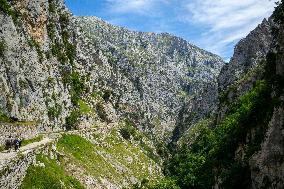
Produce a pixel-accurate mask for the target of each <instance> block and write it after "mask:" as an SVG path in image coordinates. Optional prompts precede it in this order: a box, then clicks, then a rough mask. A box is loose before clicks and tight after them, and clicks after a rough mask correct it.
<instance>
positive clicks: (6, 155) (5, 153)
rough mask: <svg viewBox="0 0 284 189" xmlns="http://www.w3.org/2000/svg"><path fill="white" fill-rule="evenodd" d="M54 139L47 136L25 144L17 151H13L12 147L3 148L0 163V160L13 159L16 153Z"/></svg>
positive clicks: (0, 153) (27, 150) (26, 150)
mask: <svg viewBox="0 0 284 189" xmlns="http://www.w3.org/2000/svg"><path fill="white" fill-rule="evenodd" d="M53 140H54V139H50V138H48V137H45V138H43V139H42V140H41V141H39V142H34V143H31V144H28V145H26V146H23V147H21V148H20V149H19V150H18V151H15V150H14V149H11V150H5V151H3V152H0V164H1V162H3V161H5V160H8V159H13V158H14V157H16V156H17V154H18V153H24V154H25V153H28V152H29V151H31V150H34V149H36V148H38V147H39V146H42V145H45V144H48V143H50V142H52V141H53Z"/></svg>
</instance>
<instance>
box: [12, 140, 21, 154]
mask: <svg viewBox="0 0 284 189" xmlns="http://www.w3.org/2000/svg"><path fill="white" fill-rule="evenodd" d="M14 145H15V151H17V150H19V148H20V145H21V140H20V139H19V138H18V137H17V138H16V139H15V140H14Z"/></svg>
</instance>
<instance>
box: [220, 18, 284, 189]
mask: <svg viewBox="0 0 284 189" xmlns="http://www.w3.org/2000/svg"><path fill="white" fill-rule="evenodd" d="M274 19H275V17H274V15H273V16H272V17H271V18H270V19H269V21H266V20H264V21H263V22H262V24H260V25H259V26H258V27H257V28H256V29H255V30H254V31H252V32H251V33H250V34H249V35H248V36H247V37H246V38H245V39H244V40H242V41H241V42H240V43H239V44H238V45H237V46H236V48H235V53H234V56H233V58H232V59H231V61H230V63H229V64H228V65H226V66H224V68H223V69H222V71H221V73H220V75H219V77H218V81H219V92H220V93H219V99H220V104H219V108H218V109H219V112H218V118H217V122H218V123H221V122H222V121H223V120H224V119H225V118H226V116H227V114H228V112H227V110H228V109H229V107H230V106H231V104H232V103H234V102H235V101H236V100H237V99H238V98H239V97H240V96H242V95H244V94H246V93H247V91H249V90H250V89H252V88H253V87H254V86H255V84H256V82H257V81H259V80H266V81H268V82H269V84H270V85H271V91H270V93H271V94H270V97H269V98H267V101H269V100H270V101H271V99H273V100H272V101H271V104H273V106H272V107H273V109H272V111H271V108H269V107H268V106H267V107H266V108H267V109H262V110H260V111H262V112H266V115H268V117H267V121H268V122H267V121H265V122H262V123H261V124H260V123H259V120H258V119H256V120H255V125H254V128H252V129H251V130H250V131H249V132H248V133H246V140H245V141H243V142H242V144H240V145H239V148H238V149H237V150H236V152H235V156H236V157H235V158H236V159H239V160H240V161H241V162H242V163H243V164H245V162H246V161H247V158H249V163H248V164H249V173H250V179H251V180H250V182H251V186H250V187H251V188H282V187H283V185H284V182H283V166H284V162H283V157H284V154H283V148H284V143H283V94H284V93H283V75H284V74H283V43H282V42H283V37H282V36H283V23H282V24H281V23H280V24H279V23H276V22H275V20H274ZM275 31H277V32H275ZM260 103H263V102H260ZM270 112H271V113H270ZM260 129H263V130H262V132H265V133H264V135H263V136H262V135H259V130H260ZM257 137H261V138H258V139H257ZM256 140H258V141H261V146H260V148H259V150H257V151H256V152H255V153H254V154H253V155H251V156H250V157H246V156H247V154H246V153H247V151H248V150H247V149H248V146H249V145H251V144H254V143H255V141H256ZM216 187H217V188H219V187H220V185H219V184H216Z"/></svg>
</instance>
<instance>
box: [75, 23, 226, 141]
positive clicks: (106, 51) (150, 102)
mask: <svg viewBox="0 0 284 189" xmlns="http://www.w3.org/2000/svg"><path fill="white" fill-rule="evenodd" d="M75 20H76V23H77V24H78V25H79V26H80V28H81V30H83V33H82V35H83V36H84V38H83V39H88V41H84V44H85V47H81V49H82V54H84V57H88V54H90V52H89V51H88V50H87V52H86V48H90V47H92V48H91V49H96V48H97V49H100V50H101V51H102V53H103V55H104V56H106V57H107V60H108V63H106V62H101V64H100V65H98V66H99V67H100V69H101V71H100V70H97V71H96V73H94V75H97V77H95V78H96V82H95V83H96V84H97V85H100V87H99V88H102V87H106V88H109V89H111V91H112V92H113V93H114V94H115V96H117V99H116V102H115V103H117V105H118V106H117V109H116V110H117V112H118V114H119V115H121V116H126V117H129V118H130V119H131V120H133V121H134V122H135V123H136V125H137V126H138V127H139V128H140V129H142V130H143V131H146V132H148V133H154V135H155V136H158V138H159V137H165V136H166V138H168V139H169V136H170V135H171V132H172V131H173V129H174V128H175V127H176V126H177V125H178V121H177V120H179V115H180V114H184V113H185V111H184V109H186V110H187V112H186V114H187V115H191V116H192V117H191V119H192V120H193V122H194V121H196V120H198V119H199V118H200V117H203V116H204V115H207V114H210V113H211V112H214V110H215V109H216V99H217V86H216V78H217V75H218V74H219V71H220V69H221V67H222V66H223V65H224V62H223V61H222V60H221V58H220V57H218V56H215V55H213V54H211V53H208V52H206V51H204V50H202V49H200V48H198V47H196V46H194V45H192V44H190V43H188V42H187V41H185V40H183V39H181V38H178V37H175V36H171V35H170V34H167V33H163V34H155V33H143V32H135V31H130V30H127V29H125V28H122V27H115V26H112V25H110V24H108V23H106V22H104V21H102V20H100V19H98V18H96V17H76V18H75ZM82 57H83V56H82ZM92 59H93V58H92ZM92 59H91V60H92ZM85 62H90V60H87V61H85ZM106 66H107V67H108V69H109V72H111V75H109V74H106V73H108V72H107V70H104V68H103V67H106ZM99 79H101V80H103V81H104V82H103V83H102V84H100V83H99V82H98V80H99ZM102 85H104V86H102ZM208 94H210V95H208ZM193 114H194V115H193Z"/></svg>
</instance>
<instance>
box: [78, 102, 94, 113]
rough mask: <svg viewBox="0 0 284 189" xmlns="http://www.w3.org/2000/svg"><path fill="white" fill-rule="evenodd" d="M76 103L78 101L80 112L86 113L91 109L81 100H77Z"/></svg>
mask: <svg viewBox="0 0 284 189" xmlns="http://www.w3.org/2000/svg"><path fill="white" fill-rule="evenodd" d="M78 103H79V107H80V112H81V113H82V114H88V113H90V112H91V111H92V109H91V108H90V106H89V105H88V104H87V103H86V102H84V101H83V100H79V101H78Z"/></svg>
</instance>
